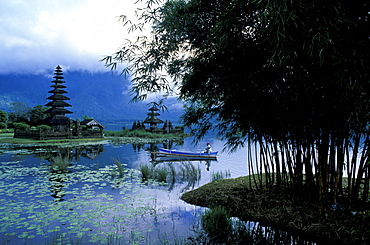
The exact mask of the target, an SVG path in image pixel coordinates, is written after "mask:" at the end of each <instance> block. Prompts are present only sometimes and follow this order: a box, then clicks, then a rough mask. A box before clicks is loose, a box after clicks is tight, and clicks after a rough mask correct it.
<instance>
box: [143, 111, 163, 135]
mask: <svg viewBox="0 0 370 245" xmlns="http://www.w3.org/2000/svg"><path fill="white" fill-rule="evenodd" d="M149 111H150V112H149V113H148V114H147V115H148V117H147V118H145V120H144V123H148V124H149V128H150V129H151V130H155V129H157V128H158V127H157V124H160V123H164V122H163V121H162V120H161V119H159V118H158V117H157V116H159V115H161V114H159V113H158V112H157V111H159V109H158V108H157V107H156V106H155V105H153V106H152V107H151V108H150V109H149Z"/></svg>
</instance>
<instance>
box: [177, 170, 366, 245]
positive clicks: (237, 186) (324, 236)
mask: <svg viewBox="0 0 370 245" xmlns="http://www.w3.org/2000/svg"><path fill="white" fill-rule="evenodd" d="M250 178H251V176H246V177H239V178H236V179H223V180H217V181H213V182H211V183H208V184H206V185H204V186H201V187H199V188H198V189H195V190H192V191H189V192H186V193H184V194H183V195H182V196H181V199H182V200H184V201H185V202H187V203H190V204H194V205H197V206H202V207H209V208H212V207H217V206H222V207H225V208H227V210H228V211H229V212H230V214H231V215H232V216H234V217H238V218H240V219H242V220H245V221H247V220H253V221H258V222H260V223H261V224H262V225H265V226H272V227H276V228H278V229H283V230H285V231H290V232H292V233H294V234H297V235H299V236H301V237H302V238H304V239H306V240H309V241H313V242H318V243H319V244H321V243H325V244H369V243H368V242H369V237H370V208H369V206H367V204H364V206H362V210H361V211H359V212H357V213H353V212H346V210H341V209H333V210H331V211H330V212H329V213H327V214H326V215H325V216H322V215H319V212H318V207H317V206H315V203H317V201H316V200H314V199H315V195H313V194H310V193H308V192H306V191H305V190H303V189H300V188H287V187H285V188H253V187H251V185H250Z"/></svg>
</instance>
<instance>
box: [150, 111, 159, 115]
mask: <svg viewBox="0 0 370 245" xmlns="http://www.w3.org/2000/svg"><path fill="white" fill-rule="evenodd" d="M147 115H148V116H159V115H161V114H159V113H158V112H154V111H153V112H149V113H147Z"/></svg>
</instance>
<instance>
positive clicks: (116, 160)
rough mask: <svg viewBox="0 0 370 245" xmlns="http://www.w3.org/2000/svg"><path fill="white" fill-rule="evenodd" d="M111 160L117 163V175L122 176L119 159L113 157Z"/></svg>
mask: <svg viewBox="0 0 370 245" xmlns="http://www.w3.org/2000/svg"><path fill="white" fill-rule="evenodd" d="M113 162H114V163H115V164H116V165H117V168H118V173H119V177H120V178H123V174H124V168H123V165H122V163H121V161H120V160H119V158H118V159H117V158H113Z"/></svg>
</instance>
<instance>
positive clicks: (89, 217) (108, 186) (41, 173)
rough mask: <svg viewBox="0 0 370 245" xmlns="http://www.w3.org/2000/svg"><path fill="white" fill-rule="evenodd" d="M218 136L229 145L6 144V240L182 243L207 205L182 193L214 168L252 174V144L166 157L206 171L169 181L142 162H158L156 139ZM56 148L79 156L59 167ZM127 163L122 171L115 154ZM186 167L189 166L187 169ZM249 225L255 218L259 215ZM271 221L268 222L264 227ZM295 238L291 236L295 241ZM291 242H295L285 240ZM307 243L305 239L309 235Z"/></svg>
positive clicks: (0, 232)
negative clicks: (155, 177)
mask: <svg viewBox="0 0 370 245" xmlns="http://www.w3.org/2000/svg"><path fill="white" fill-rule="evenodd" d="M206 142H210V143H211V145H212V148H213V150H214V151H215V150H219V151H221V150H222V148H223V142H221V141H218V140H216V139H214V138H212V137H210V138H208V139H205V140H204V143H202V144H200V145H194V144H192V141H191V139H186V140H185V141H184V142H182V143H181V144H179V145H177V144H176V143H173V144H158V145H155V144H142V145H132V144H111V143H110V142H109V141H105V142H104V143H102V144H92V145H84V146H73V147H59V148H41V147H27V148H23V149H14V148H13V149H10V148H9V146H8V147H4V146H3V147H2V148H0V175H1V176H0V177H1V178H0V214H1V215H0V220H1V222H0V238H1V239H0V242H1V244H134V243H136V244H162V243H164V242H165V241H169V242H170V243H171V244H180V243H182V242H184V240H186V238H187V237H189V236H195V234H194V230H197V229H199V220H200V216H201V214H202V213H203V212H204V208H201V207H197V206H193V205H189V204H187V203H185V202H183V201H182V200H180V198H179V197H180V196H181V195H182V193H184V192H185V191H189V190H192V189H194V188H197V187H199V186H201V185H204V184H206V183H208V182H210V181H212V175H213V174H214V173H227V175H228V178H235V177H239V176H245V175H248V170H247V166H246V155H247V154H246V149H240V150H239V151H237V152H235V153H232V154H229V153H227V152H220V153H219V156H218V158H217V161H212V162H208V163H207V162H205V161H192V162H185V163H184V162H164V163H158V164H157V165H156V168H160V167H166V168H167V169H174V171H176V172H177V173H180V172H181V171H182V170H183V169H185V168H186V166H189V165H188V164H191V165H192V166H193V167H194V169H197V170H198V171H199V172H200V178H199V179H196V180H194V179H191V180H189V179H186V177H181V178H180V177H179V176H177V177H176V179H175V178H173V179H172V180H170V181H168V184H158V183H156V182H149V183H148V182H143V181H142V180H141V178H140V176H141V173H140V172H139V169H140V166H141V165H143V164H151V162H152V160H153V158H152V154H151V151H153V150H155V149H156V147H169V146H172V147H171V148H172V149H177V150H186V151H201V150H202V149H203V148H204V147H205V143H206ZM53 156H54V157H55V156H62V157H64V158H68V159H69V161H70V162H71V164H70V166H68V169H67V170H66V171H64V172H62V173H60V172H58V171H55V169H54V170H53V167H51V166H50V161H49V159H50V158H51V157H53ZM114 159H116V160H118V161H119V162H121V163H122V164H123V165H124V169H125V173H124V177H123V178H120V176H119V174H118V173H119V171H118V167H117V165H116V164H115V162H114V161H115V160H114ZM179 175H181V174H179ZM248 225H251V226H253V225H254V223H250V224H248ZM263 229H264V228H263ZM291 239H293V240H294V238H290V239H289V241H290V242H289V244H297V243H294V242H291V241H293V240H291ZM285 244H288V243H285ZM302 244H303V243H302Z"/></svg>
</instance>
